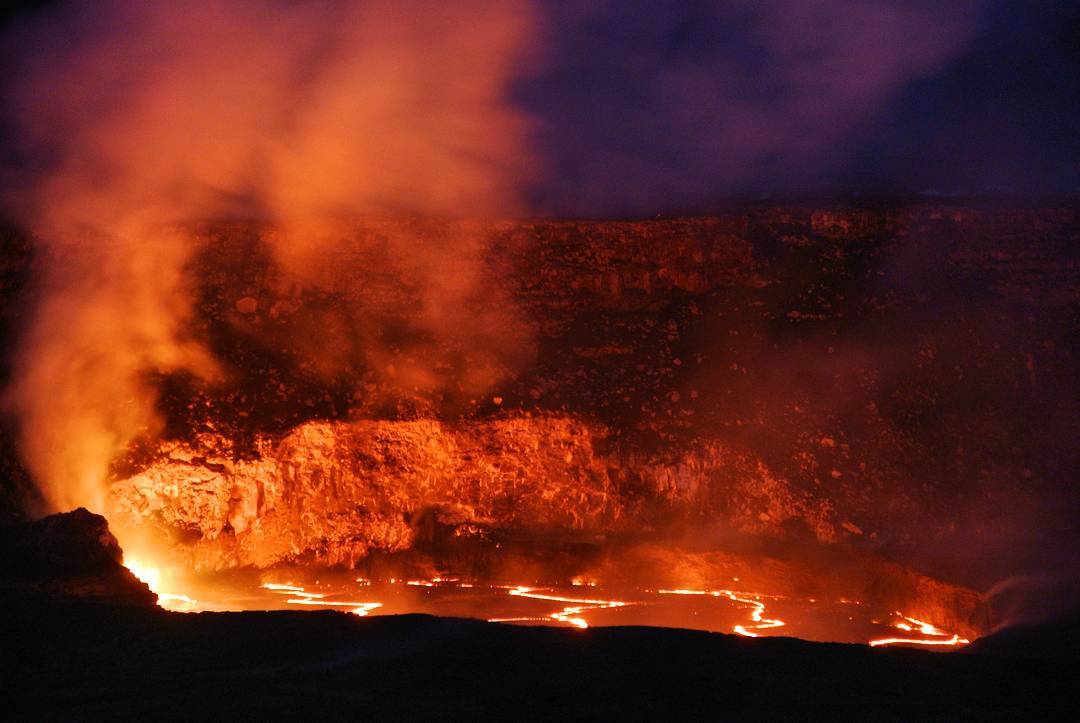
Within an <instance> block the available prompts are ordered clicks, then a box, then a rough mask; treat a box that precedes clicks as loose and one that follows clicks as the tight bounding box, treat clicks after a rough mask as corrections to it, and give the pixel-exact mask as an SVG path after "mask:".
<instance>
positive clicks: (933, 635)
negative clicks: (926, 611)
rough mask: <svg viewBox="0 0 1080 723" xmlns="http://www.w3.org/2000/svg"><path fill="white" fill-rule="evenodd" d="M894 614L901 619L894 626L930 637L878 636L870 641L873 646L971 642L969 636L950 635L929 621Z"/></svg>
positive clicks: (897, 613) (960, 643) (964, 643)
mask: <svg viewBox="0 0 1080 723" xmlns="http://www.w3.org/2000/svg"><path fill="white" fill-rule="evenodd" d="M894 614H895V615H896V617H897V618H899V619H898V620H895V621H893V622H892V627H894V628H896V629H897V630H903V631H904V632H915V631H918V632H920V633H922V634H923V635H927V636H929V638H878V639H876V640H871V641H870V646H871V647H875V648H876V647H878V646H880V645H967V644H968V643H970V642H971V641H970V640H968V639H967V638H961V637H960V636H959V635H958V634H956V633H953V634H952V636H949V633H947V632H945V631H944V630H942V629H941V628H939V627H937V626H934V625H931V624H930V623H928V622H924V621H922V620H916V619H915V618H912V617H908V616H907V615H904V614H903V613H900V612H896V613H894Z"/></svg>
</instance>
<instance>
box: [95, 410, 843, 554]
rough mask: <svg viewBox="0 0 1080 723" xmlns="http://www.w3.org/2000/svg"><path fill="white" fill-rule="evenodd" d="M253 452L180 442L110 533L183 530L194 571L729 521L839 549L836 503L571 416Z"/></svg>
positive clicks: (121, 504)
mask: <svg viewBox="0 0 1080 723" xmlns="http://www.w3.org/2000/svg"><path fill="white" fill-rule="evenodd" d="M257 447H258V450H259V451H258V454H257V455H256V456H255V457H253V458H250V459H235V458H234V457H233V455H232V448H231V442H230V441H229V440H228V439H226V438H224V437H221V436H219V435H202V436H200V437H199V438H198V439H197V440H196V442H195V443H194V444H192V443H177V442H174V443H168V444H166V445H164V446H163V447H162V449H161V452H162V454H163V457H162V458H161V459H159V460H158V461H156V462H155V463H153V464H152V465H150V466H149V467H147V468H146V469H144V470H142V471H141V472H139V473H138V474H135V475H133V476H131V477H129V478H127V479H125V480H122V481H119V482H117V483H116V484H115V485H113V487H112V489H111V493H110V497H109V504H108V515H109V518H110V519H111V520H113V524H114V525H116V526H117V527H118V529H128V528H133V529H138V528H140V527H143V526H145V525H151V526H152V525H159V526H161V527H163V528H165V529H167V530H174V531H182V532H183V533H184V534H183V536H182V538H181V539H182V541H181V542H180V543H179V547H180V548H181V549H182V550H184V551H186V553H188V554H190V555H191V558H190V559H191V563H192V566H193V567H195V568H197V569H220V568H225V567H239V566H245V565H256V566H260V567H265V566H269V565H272V564H275V563H282V562H291V561H296V560H297V559H299V558H304V559H306V560H307V561H310V562H314V563H317V564H349V565H352V564H355V563H356V562H357V561H359V560H361V559H362V558H363V557H364V556H365V555H366V554H368V553H369V552H371V551H372V550H379V551H384V552H401V551H404V550H407V549H409V548H410V547H412V546H413V545H417V544H419V545H425V544H428V545H430V544H432V543H436V542H438V541H439V540H438V539H436V538H441V539H449V538H473V539H475V540H477V541H492V540H497V539H499V538H500V537H501V536H505V535H508V534H512V535H514V536H517V537H519V538H520V537H522V536H526V537H528V536H532V537H534V538H535V539H538V540H540V539H544V538H545V536H549V537H550V536H554V537H555V538H556V539H562V540H564V541H575V540H576V541H583V542H591V543H597V542H599V541H603V540H605V539H606V538H607V537H609V536H619V535H622V536H635V537H640V536H644V535H649V534H660V533H663V532H670V531H671V529H672V528H676V527H680V526H681V527H686V526H688V525H697V526H700V525H702V524H704V523H706V522H709V521H713V522H716V521H721V520H722V521H723V523H724V525H725V526H726V527H728V528H730V529H732V530H735V531H738V532H742V533H747V534H757V533H769V532H777V531H782V530H783V529H784V527H783V526H784V525H785V523H789V522H791V521H793V520H797V521H799V522H800V523H801V524H803V525H809V526H810V527H811V529H812V530H813V532H814V534H816V536H817V538H818V539H819V540H820V541H823V542H830V541H833V540H834V539H836V538H837V536H838V528H837V527H836V525H835V520H834V517H833V515H831V514H829V512H830V509H829V506H828V505H827V504H825V505H823V504H822V503H821V502H820V501H818V500H815V499H813V498H812V497H811V496H809V495H805V494H799V493H797V492H796V491H794V490H793V489H791V487H790V485H789V484H788V483H787V481H785V480H780V479H776V478H774V477H771V476H770V475H769V473H768V470H767V469H765V468H764V467H763V466H762V465H760V464H759V463H757V462H755V460H753V459H751V458H748V457H746V456H744V455H738V454H735V453H733V452H731V451H729V450H727V449H725V448H723V447H722V446H721V445H720V444H719V443H717V442H715V441H711V442H710V441H699V442H698V443H697V444H695V445H694V446H693V448H688V449H684V450H680V451H667V452H655V453H652V454H647V453H643V452H640V451H637V450H632V449H620V448H619V445H618V443H617V441H616V440H615V439H614V438H613V433H612V430H610V429H609V428H607V427H604V426H603V425H600V424H598V423H596V422H588V421H585V420H583V419H581V418H576V417H570V416H566V415H554V414H543V415H536V416H517V415H514V416H506V417H502V418H497V419H490V420H487V421H474V422H459V423H456V424H448V423H444V422H439V421H436V420H413V421H373V420H365V421H358V422H353V423H343V422H335V423H330V422H309V423H306V424H303V425H301V426H299V427H297V428H295V429H294V430H292V431H291V432H290V433H289V434H288V435H286V436H285V437H284V438H282V439H280V440H274V439H272V438H269V437H267V438H263V439H260V440H259V443H258V444H257ZM182 554H183V553H182Z"/></svg>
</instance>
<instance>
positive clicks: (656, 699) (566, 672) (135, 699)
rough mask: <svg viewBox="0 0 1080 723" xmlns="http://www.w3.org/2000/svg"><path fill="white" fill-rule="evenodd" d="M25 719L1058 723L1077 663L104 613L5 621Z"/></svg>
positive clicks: (495, 629) (340, 620) (643, 632)
mask: <svg viewBox="0 0 1080 723" xmlns="http://www.w3.org/2000/svg"><path fill="white" fill-rule="evenodd" d="M0 635H2V636H3V640H4V641H5V643H4V645H3V647H2V649H0V661H2V666H3V668H5V669H6V670H5V671H4V672H3V678H4V683H5V689H6V691H7V693H6V695H5V698H6V701H5V709H6V712H7V714H8V715H11V716H13V717H14V718H15V719H34V720H48V719H98V718H110V719H127V718H140V719H149V718H154V719H181V718H183V719H200V718H208V719H215V720H221V719H245V720H248V719H250V720H263V719H280V718H302V719H307V720H313V719H315V718H316V717H319V718H323V719H325V718H334V719H337V718H349V719H365V718H372V717H376V716H377V717H379V718H381V719H385V718H390V719H399V718H408V719H447V718H451V719H457V718H466V717H468V718H473V719H477V718H480V719H487V718H490V717H495V716H497V717H499V718H501V719H521V718H546V719H553V718H574V719H577V718H588V719H607V718H613V717H616V716H618V717H621V718H629V719H651V720H660V719H666V718H670V717H672V716H675V715H678V716H680V717H684V718H686V717H689V718H692V719H705V718H708V719H749V718H753V719H757V720H761V719H778V718H785V719H786V718H799V719H824V718H830V719H832V718H841V719H853V718H858V719H860V720H880V719H885V720H893V719H896V720H900V719H902V720H926V719H956V718H958V717H964V718H976V719H986V718H997V719H1027V720H1031V719H1046V718H1056V717H1060V716H1065V715H1067V714H1068V713H1069V712H1070V711H1074V710H1075V709H1076V705H1077V704H1078V703H1080V696H1078V692H1077V690H1076V688H1075V686H1074V685H1073V684H1074V683H1075V680H1076V679H1077V675H1078V673H1080V664H1078V662H1077V659H1076V658H1075V657H1072V658H1036V659H1033V660H1031V659H1028V660H1021V659H1017V658H1007V657H989V656H983V655H975V654H971V655H959V654H948V653H930V652H924V651H916V650H899V649H892V650H883V649H871V648H868V647H865V646H859V645H836V644H820V643H808V642H803V641H799V640H793V639H786V638H772V639H757V640H749V639H745V638H739V637H737V636H730V635H720V634H713V633H704V632H696V631H687V630H671V629H657V628H607V629H603V628H600V629H591V630H587V631H574V630H564V629H553V628H523V627H513V626H503V625H493V624H489V623H483V622H477V621H467V620H455V619H444V618H432V617H426V616H415V615H412V616H400V617H382V618H367V619H361V618H357V617H355V616H351V615H348V614H344V613H332V612H318V613H293V612H268V613H202V614H178V613H167V612H164V611H161V610H156V609H139V608H133V607H127V608H116V607H107V606H102V605H94V604H86V603H79V604H67V605H63V604H55V603H54V604H52V605H45V606H42V605H38V606H33V607H25V606H24V607H13V606H8V609H6V610H5V611H4V612H3V615H0Z"/></svg>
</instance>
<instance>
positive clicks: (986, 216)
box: [109, 206, 1080, 586]
mask: <svg viewBox="0 0 1080 723" xmlns="http://www.w3.org/2000/svg"><path fill="white" fill-rule="evenodd" d="M1077 230H1078V220H1077V214H1076V211H1075V209H1073V208H1071V207H1063V208H1050V209H993V208H962V207H930V206H916V207H907V208H857V209H852V208H812V207H788V208H762V209H749V210H746V211H742V212H738V213H732V214H728V215H724V216H717V217H707V218H684V219H663V220H650V221H625V222H613V221H540V222H505V223H492V224H470V223H452V222H436V221H425V222H419V221H407V222H406V221H366V222H362V223H359V224H356V225H351V226H347V227H346V226H342V227H341V229H339V231H340V239H341V241H340V243H338V244H335V245H330V246H326V245H323V246H321V247H320V248H321V249H322V251H321V252H320V255H319V256H318V257H316V258H311V259H307V260H306V262H305V263H304V264H303V265H301V266H299V267H297V266H295V265H292V266H290V265H289V264H288V263H284V262H283V261H282V260H281V259H276V258H273V257H272V256H271V253H270V251H269V249H268V247H267V245H266V243H265V242H266V239H267V238H269V237H272V236H274V235H275V234H280V233H282V231H281V229H278V228H270V227H266V226H262V225H259V224H253V223H214V224H207V225H205V226H203V227H200V228H197V229H193V230H192V234H193V237H194V238H193V243H196V242H197V243H198V245H199V247H200V248H201V249H202V251H201V252H200V253H199V255H198V257H197V259H196V260H195V262H194V264H193V266H192V268H191V269H190V270H189V276H190V285H191V287H192V288H193V289H194V290H195V294H196V297H197V318H196V319H195V321H194V323H193V324H192V326H191V328H190V329H187V330H186V332H187V333H189V334H190V335H191V336H192V337H193V338H195V339H197V340H200V341H202V342H204V343H206V344H207V345H208V346H209V347H210V349H211V350H212V351H213V353H214V355H215V356H216V357H217V358H218V359H220V360H221V361H222V362H223V365H224V367H225V370H226V374H225V376H224V378H223V380H222V381H220V382H218V383H215V384H202V383H199V382H197V381H195V380H193V379H191V378H189V377H185V376H183V375H164V376H160V377H159V378H157V379H156V380H155V382H156V386H157V387H158V388H159V389H160V391H161V398H160V406H161V410H162V413H163V415H164V417H165V420H166V428H165V431H164V435H163V439H162V440H148V441H147V443H146V444H145V445H143V446H141V447H139V448H137V449H133V450H132V451H131V453H130V455H128V456H127V457H126V458H125V459H122V460H118V461H117V463H116V465H115V470H114V473H115V482H114V484H113V487H112V492H111V494H110V497H109V507H110V512H109V516H110V522H112V523H113V524H114V525H116V526H118V528H121V529H124V528H142V527H148V528H152V529H154V530H156V531H158V532H160V533H162V535H163V536H164V538H165V539H167V540H168V541H169V543H168V544H169V545H170V546H171V547H172V548H173V549H174V551H175V552H176V554H178V555H181V556H186V557H187V559H190V560H191V561H192V563H193V564H195V565H196V566H198V567H201V568H213V569H216V568H221V567H231V566H236V565H246V564H255V565H267V564H272V563H275V562H279V561H286V560H298V561H299V560H308V559H315V560H319V561H324V562H354V561H356V560H358V559H360V558H362V557H363V556H365V555H369V554H370V553H372V552H382V551H400V550H403V549H411V548H413V547H415V546H417V545H421V546H423V545H427V546H428V547H429V548H430V547H431V546H432V545H433V544H434V543H433V540H434V539H436V538H437V539H443V538H442V537H440V536H443V537H446V536H449V537H450V538H453V539H463V538H467V539H474V540H477V541H481V542H483V541H487V542H489V543H491V544H496V543H497V542H498V540H500V539H506V537H507V536H513V535H515V534H518V533H520V534H523V535H526V536H530V537H532V538H534V539H537V540H539V539H543V540H562V541H569V542H575V543H576V542H578V541H586V542H588V541H589V540H598V539H601V538H603V539H607V538H610V537H612V536H616V537H617V536H621V535H634V534H639V535H645V536H653V537H657V538H659V537H663V536H666V535H669V534H674V533H673V531H676V532H678V531H686V530H690V529H693V530H695V531H697V530H714V531H715V530H717V529H719V530H722V531H723V532H724V533H725V534H727V533H731V534H746V535H751V536H753V537H755V538H765V539H768V540H773V541H777V542H778V543H781V544H783V543H785V542H792V541H805V540H816V541H819V542H828V543H833V542H842V543H846V544H850V545H852V546H855V547H858V548H860V549H863V550H867V551H871V552H875V553H880V554H884V555H886V556H889V557H891V558H893V559H896V560H899V561H901V562H904V563H907V564H912V565H915V566H917V567H919V568H921V569H924V570H928V571H931V572H934V573H936V574H938V575H941V576H944V577H947V578H949V579H956V580H961V581H964V582H967V583H969V584H973V585H979V586H982V585H987V584H989V583H990V582H992V581H993V580H995V579H998V578H999V577H1001V576H1003V575H1006V574H1011V571H1013V570H1015V569H1017V568H1020V567H1023V566H1024V565H1027V564H1029V563H1031V562H1032V561H1033V560H1036V561H1038V560H1039V558H1040V556H1043V555H1044V554H1045V551H1046V550H1053V549H1064V548H1065V545H1063V544H1062V540H1064V539H1066V538H1067V537H1068V535H1069V534H1073V533H1070V532H1069V531H1070V530H1071V529H1072V527H1073V523H1072V520H1073V518H1074V515H1073V513H1074V511H1076V510H1077V509H1078V508H1080V505H1078V498H1077V492H1076V489H1075V485H1073V484H1072V483H1073V471H1074V470H1075V469H1076V468H1077V465H1078V463H1080V458H1078V457H1077V451H1076V448H1075V445H1074V444H1072V443H1071V441H1070V440H1074V439H1076V438H1078V437H1080V422H1078V420H1080V402H1078V400H1077V398H1076V395H1075V394H1074V393H1073V391H1074V384H1075V379H1076V377H1077V374H1078V373H1080V365H1078V364H1077V349H1076V339H1077V338H1078V335H1077V333H1076V332H1077V319H1078V311H1077V310H1078V308H1080V303H1078V302H1080V261H1078V258H1077V251H1076V249H1077V246H1076V244H1075V239H1076V238H1077V235H1078V234H1077ZM448 249H450V251H448ZM420 259H422V260H423V262H422V263H421V262H420V261H418V260H420ZM114 518H115V519H114ZM455 536H456V537H455ZM1070 539H1071V538H1070Z"/></svg>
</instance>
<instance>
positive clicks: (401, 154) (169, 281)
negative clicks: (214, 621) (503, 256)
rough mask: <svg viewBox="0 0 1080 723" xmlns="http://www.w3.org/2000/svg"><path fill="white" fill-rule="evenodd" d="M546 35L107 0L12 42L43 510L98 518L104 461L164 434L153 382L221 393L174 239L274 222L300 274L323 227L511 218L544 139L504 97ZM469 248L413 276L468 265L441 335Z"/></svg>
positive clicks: (358, 6)
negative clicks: (247, 222) (351, 221)
mask: <svg viewBox="0 0 1080 723" xmlns="http://www.w3.org/2000/svg"><path fill="white" fill-rule="evenodd" d="M536 35H537V22H536V19H535V16H534V14H533V12H532V8H531V7H530V6H529V5H528V4H526V3H525V2H521V1H518V0H510V1H506V0H491V1H487V0H463V1H461V2H455V3H426V2H419V1H410V0H376V1H374V2H359V1H345V0H339V1H337V2H303V1H289V0H244V1H240V2H238V1H237V0H199V1H197V2H183V3H158V2H142V1H140V0H127V1H125V0H95V2H74V3H67V4H65V5H62V6H60V7H58V8H54V9H52V10H50V11H49V12H48V13H47V14H45V15H38V16H34V17H30V18H28V19H27V20H26V21H25V22H23V23H22V24H20V25H18V26H16V27H15V28H14V29H13V30H12V32H11V33H10V34H9V36H8V37H7V38H6V39H5V48H4V50H5V52H6V53H8V54H9V55H10V56H11V57H14V58H17V59H18V60H17V66H18V67H17V69H16V70H15V72H16V76H15V77H16V79H17V80H16V81H15V82H13V83H11V84H10V85H11V87H10V89H9V92H8V97H7V98H5V102H6V103H7V104H8V107H9V108H10V109H11V113H10V115H11V116H12V118H13V122H14V127H13V128H12V130H13V132H14V138H15V139H16V142H15V146H16V148H17V154H18V156H19V157H20V158H21V159H22V161H23V162H24V166H25V175H24V177H22V178H20V179H5V180H6V181H7V182H6V183H5V186H7V187H11V188H18V189H20V190H18V191H17V192H15V193H14V194H9V195H8V197H7V198H6V199H5V200H6V201H7V203H8V208H9V210H10V211H11V212H13V213H14V214H15V215H16V217H17V218H18V219H19V220H20V221H21V222H22V223H23V224H24V225H25V226H26V227H28V228H29V229H30V230H31V231H32V232H33V233H34V234H35V236H36V238H37V239H38V242H39V247H40V248H41V250H42V254H41V257H40V259H39V263H40V265H41V268H40V269H39V274H38V277H37V281H36V289H35V291H36V293H37V297H36V299H37V303H36V307H35V308H34V310H33V313H32V318H31V320H30V324H29V326H28V330H27V332H26V333H25V335H24V338H23V340H22V343H21V347H20V350H19V352H18V356H17V359H16V363H15V374H14V378H13V381H12V384H11V385H10V387H9V389H8V390H7V394H6V400H7V404H8V406H9V408H10V409H12V410H13V411H14V412H15V413H16V414H17V415H18V418H19V420H20V428H21V449H22V452H23V455H24V457H25V461H26V463H27V465H28V466H29V467H30V469H31V471H32V472H33V474H34V475H35V477H36V478H37V479H38V480H39V483H40V484H41V486H42V490H43V493H44V496H45V498H46V500H47V502H48V504H49V505H50V506H51V507H53V508H60V509H65V508H70V507H73V506H76V505H86V506H89V507H91V508H92V509H98V510H100V509H101V507H102V505H101V502H102V498H103V494H104V482H105V479H106V477H107V474H108V468H109V464H110V461H111V460H112V459H113V458H114V457H115V456H116V454H117V453H118V452H120V451H121V450H123V449H124V448H125V447H126V446H127V445H129V444H130V443H131V442H132V440H134V439H135V438H137V437H139V436H140V435H144V434H152V433H153V432H154V431H155V429H156V428H157V427H158V426H159V425H160V420H159V419H158V415H157V413H156V411H155V402H156V399H155V394H154V387H153V384H152V383H151V381H150V378H151V376H152V375H154V374H157V373H172V372H189V373H191V374H194V375H196V376H198V377H202V378H205V379H213V378H214V377H215V376H217V375H218V374H220V370H219V369H218V365H217V364H216V363H215V361H214V360H213V359H212V358H211V356H210V355H209V354H208V353H207V351H206V350H205V349H204V348H202V347H201V346H200V345H199V344H198V343H197V341H196V340H195V339H193V338H188V337H187V336H186V334H185V329H186V328H187V326H188V321H189V319H190V317H191V316H192V314H193V306H192V305H193V300H192V294H191V284H190V283H189V281H187V280H186V274H188V273H189V272H190V262H191V261H192V259H193V257H194V254H195V253H196V252H197V250H198V248H197V247H198V243H199V241H198V240H196V237H195V236H193V235H192V234H190V233H188V232H186V231H184V230H183V229H184V224H185V223H187V222H190V221H193V220H196V219H204V218H213V217H220V216H230V215H233V216H235V215H242V216H255V217H258V218H265V219H269V220H273V221H275V222H277V223H279V228H280V229H281V231H280V232H278V233H275V234H274V235H273V238H272V240H271V242H272V243H273V244H274V245H275V249H274V250H275V254H276V257H277V260H278V262H279V263H280V264H281V265H283V266H284V267H285V268H286V269H287V270H289V271H290V272H294V273H303V272H304V270H305V269H306V268H308V267H310V266H311V265H312V264H314V263H317V260H318V259H319V257H320V255H321V253H322V251H323V250H325V249H326V247H327V245H328V244H334V243H336V242H337V239H339V238H340V236H337V235H335V234H334V233H330V232H323V231H321V230H320V224H322V223H323V221H324V220H325V219H334V218H348V217H355V216H358V215H364V214H421V215H425V214H426V215H453V216H465V217H477V216H490V215H497V214H508V213H515V212H517V211H519V210H521V209H520V207H519V206H518V205H517V196H516V192H515V191H516V189H517V188H519V187H520V185H521V182H522V181H523V180H524V179H526V178H527V177H528V176H529V174H530V173H531V169H532V168H533V165H534V164H533V163H532V160H531V159H530V157H529V154H528V152H527V148H526V140H527V136H528V134H529V133H530V131H531V124H530V121H529V119H528V118H526V117H525V116H523V115H522V114H521V113H520V112H519V111H517V110H515V109H514V108H513V107H512V106H511V105H510V104H509V103H508V101H507V100H506V96H507V91H508V86H509V84H510V83H511V82H512V81H513V80H514V78H515V77H517V76H518V75H519V74H520V73H522V72H524V70H526V69H527V68H528V67H529V66H530V65H531V64H532V62H533V60H534V58H535V54H534V50H535V49H534V47H533V43H534V38H535V37H536ZM402 243H404V242H402ZM448 243H454V241H453V240H451V241H449V242H448ZM475 247H476V243H475V240H467V242H464V243H463V244H462V249H460V253H457V251H458V250H456V249H445V250H443V251H442V252H440V253H437V254H433V255H432V254H429V255H428V256H426V257H420V258H419V259H417V260H413V261H412V263H413V264H420V265H422V266H423V272H422V273H421V274H419V276H420V277H421V278H427V279H439V278H444V277H445V276H446V274H444V273H442V272H441V271H440V269H438V268H436V265H438V264H441V263H442V262H443V261H445V260H448V259H454V260H455V263H457V264H459V265H461V266H462V268H459V269H457V272H456V278H457V279H458V280H454V279H451V280H449V281H446V282H442V283H439V284H434V286H435V290H434V291H433V292H432V294H430V295H429V298H428V301H427V303H428V305H429V306H431V307H432V309H433V310H432V311H431V314H432V318H434V319H443V318H448V317H452V316H453V310H452V309H448V308H447V306H448V305H449V306H452V305H453V304H454V303H455V301H456V300H457V299H460V298H463V297H464V296H466V295H467V294H465V293H462V292H461V291H460V289H459V288H458V287H459V286H460V285H461V284H462V283H465V284H468V283H471V282H469V281H467V280H468V279H471V278H473V274H472V272H471V271H470V269H469V265H470V263H471V262H470V261H469V260H468V259H469V258H470V256H469V254H470V253H471V252H473V251H475ZM425 259H427V260H426V261H425ZM451 276H454V272H453V270H451ZM460 279H466V281H461V280H460Z"/></svg>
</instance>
